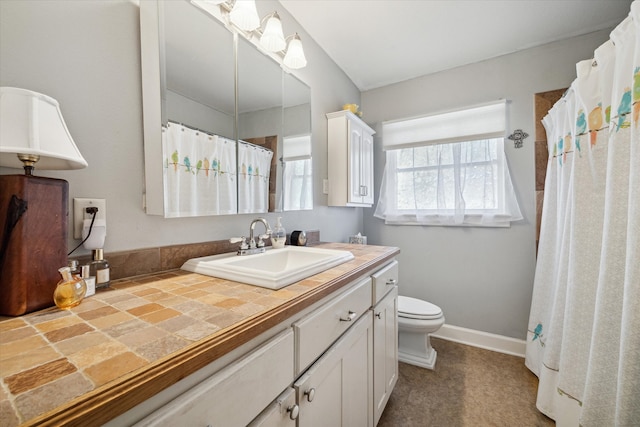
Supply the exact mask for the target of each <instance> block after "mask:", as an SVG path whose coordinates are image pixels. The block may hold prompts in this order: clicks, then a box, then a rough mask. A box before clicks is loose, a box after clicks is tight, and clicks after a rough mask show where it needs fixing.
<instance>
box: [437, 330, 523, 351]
mask: <svg viewBox="0 0 640 427" xmlns="http://www.w3.org/2000/svg"><path fill="white" fill-rule="evenodd" d="M431 336H432V337H435V338H442V339H443V340H448V341H454V342H458V343H460V344H466V345H470V346H473V347H479V348H483V349H485V350H491V351H497V352H498V353H504V354H510V355H512V356H519V357H524V355H525V350H526V341H525V340H519V339H516V338H511V337H505V336H503V335H496V334H490V333H488V332H483V331H476V330H474V329H467V328H461V327H460V326H453V325H447V324H444V325H442V327H441V328H440V329H438V331H437V332H435V333H433V334H431Z"/></svg>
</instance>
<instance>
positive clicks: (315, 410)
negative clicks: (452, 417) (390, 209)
mask: <svg viewBox="0 0 640 427" xmlns="http://www.w3.org/2000/svg"><path fill="white" fill-rule="evenodd" d="M397 276H398V263H397V262H396V261H391V262H388V263H387V264H385V265H384V266H383V267H379V268H378V269H377V270H375V271H374V272H373V273H369V274H365V275H364V276H361V277H360V278H358V279H356V280H354V281H352V282H351V283H350V284H348V285H346V286H344V287H343V288H341V290H340V291H338V292H335V293H334V294H332V295H329V296H327V297H325V298H324V299H323V300H321V301H318V302H317V303H316V304H314V305H312V306H310V307H307V308H306V309H305V310H303V311H301V312H299V313H298V314H296V315H295V316H292V317H290V318H288V319H286V320H284V321H283V322H282V323H281V324H280V325H279V326H277V327H275V328H273V329H272V330H269V331H265V334H266V336H265V337H263V338H257V339H258V341H257V343H256V344H255V345H250V346H249V347H247V349H246V350H243V351H242V352H241V353H239V355H238V356H234V357H233V358H230V359H229V362H225V363H224V364H221V365H220V368H218V369H217V370H215V371H213V373H212V374H209V375H208V376H203V377H201V379H200V380H199V382H195V383H194V384H195V385H194V386H191V387H190V388H188V389H186V390H184V389H183V390H182V391H181V392H179V393H175V394H173V393H171V394H170V396H171V397H170V398H168V399H166V400H165V401H163V402H162V403H160V404H159V405H157V406H155V410H153V411H151V413H150V414H149V411H147V412H143V414H144V415H142V417H144V418H143V419H142V420H141V421H138V422H137V424H135V425H136V426H174V425H189V426H191V425H193V426H211V427H216V426H224V427H227V426H246V425H249V426H252V427H296V426H298V427H306V426H345V427H347V426H368V427H372V426H374V425H376V424H377V422H378V420H379V418H380V415H381V414H382V411H383V410H384V407H385V405H386V403H387V401H388V399H389V395H390V393H391V390H392V389H393V387H394V385H395V383H396V380H397V376H398V370H397V369H398V342H397V318H396V309H397V286H396V283H397ZM194 375H195V374H194ZM168 390H169V389H168ZM168 390H167V391H168ZM141 409H142V408H141ZM123 416H124V418H120V420H118V421H116V420H112V421H114V422H115V423H112V425H122V424H123V423H126V424H127V425H131V424H132V422H131V420H137V419H140V418H141V417H138V416H137V415H134V413H133V412H132V413H130V415H129V416H127V415H126V414H123Z"/></svg>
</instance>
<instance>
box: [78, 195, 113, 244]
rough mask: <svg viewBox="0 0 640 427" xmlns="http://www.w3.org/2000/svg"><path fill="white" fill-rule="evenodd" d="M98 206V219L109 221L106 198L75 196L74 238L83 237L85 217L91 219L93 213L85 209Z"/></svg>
mask: <svg viewBox="0 0 640 427" xmlns="http://www.w3.org/2000/svg"><path fill="white" fill-rule="evenodd" d="M94 206H95V207H97V208H98V213H97V214H96V219H102V220H104V221H105V223H106V221H107V201H106V200H105V199H88V198H79V197H74V198H73V238H74V239H82V226H83V224H84V220H85V219H91V214H88V213H86V211H85V209H86V208H89V207H94Z"/></svg>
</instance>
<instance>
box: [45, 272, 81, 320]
mask: <svg viewBox="0 0 640 427" xmlns="http://www.w3.org/2000/svg"><path fill="white" fill-rule="evenodd" d="M58 271H59V272H60V275H62V279H61V280H60V281H59V282H58V285H57V286H56V290H55V291H54V292H53V302H55V304H56V305H57V306H58V308H61V309H63V310H68V309H70V308H71V307H75V306H76V305H78V304H80V302H81V301H82V299H83V298H84V295H85V294H86V293H87V285H86V283H84V280H82V279H81V278H80V277H78V276H74V275H73V274H71V269H70V268H69V267H62V268H60V269H58Z"/></svg>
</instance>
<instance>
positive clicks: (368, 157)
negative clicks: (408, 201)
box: [327, 110, 375, 206]
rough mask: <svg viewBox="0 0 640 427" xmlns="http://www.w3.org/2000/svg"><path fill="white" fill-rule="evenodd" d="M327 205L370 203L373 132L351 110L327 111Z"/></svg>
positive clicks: (371, 192) (368, 204)
mask: <svg viewBox="0 0 640 427" xmlns="http://www.w3.org/2000/svg"><path fill="white" fill-rule="evenodd" d="M327 126H328V129H327V137H328V141H327V146H328V167H327V170H328V179H329V194H328V204H329V206H371V205H373V135H374V134H375V131H374V130H373V129H371V128H370V127H369V126H368V125H367V124H366V123H365V122H363V121H362V119H360V118H359V117H358V116H356V115H355V114H353V113H351V112H350V111H346V110H344V111H337V112H335V113H329V114H327Z"/></svg>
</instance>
